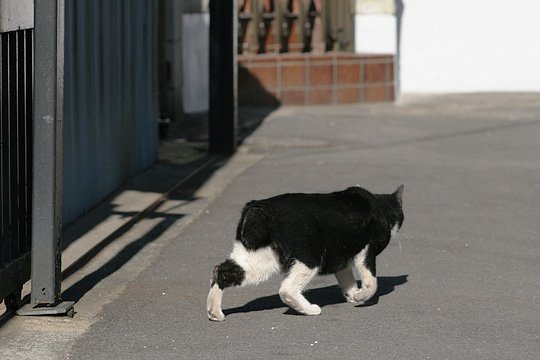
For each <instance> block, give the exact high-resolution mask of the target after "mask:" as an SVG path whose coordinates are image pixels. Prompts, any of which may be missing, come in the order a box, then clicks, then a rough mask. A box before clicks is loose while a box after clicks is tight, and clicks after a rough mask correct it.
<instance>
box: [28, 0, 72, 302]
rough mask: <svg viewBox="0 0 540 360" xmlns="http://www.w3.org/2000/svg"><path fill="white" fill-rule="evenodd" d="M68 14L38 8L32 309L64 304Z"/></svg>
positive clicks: (59, 5) (39, 4)
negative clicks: (62, 221) (65, 38)
mask: <svg viewBox="0 0 540 360" xmlns="http://www.w3.org/2000/svg"><path fill="white" fill-rule="evenodd" d="M63 10H64V6H63V0H59V1H57V0H40V1H36V2H35V8H34V36H35V38H34V59H35V61H34V126H33V132H34V148H33V201H32V218H33V221H32V295H31V301H32V304H54V303H57V302H58V301H59V299H60V280H61V276H60V270H61V266H60V258H61V246H60V245H61V244H60V243H61V231H60V219H61V201H60V195H61V182H60V180H61V178H60V177H61V169H62V166H61V165H62V164H61V160H62V147H61V144H62V137H61V134H62V120H63V119H62V115H63V114H62V107H63V30H64V28H63V24H62V22H63V18H64V16H63V14H64V12H63ZM59 14H60V16H59Z"/></svg>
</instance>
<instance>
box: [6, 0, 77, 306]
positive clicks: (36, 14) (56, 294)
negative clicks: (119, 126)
mask: <svg viewBox="0 0 540 360" xmlns="http://www.w3.org/2000/svg"><path fill="white" fill-rule="evenodd" d="M63 21H64V0H39V1H35V2H34V0H0V33H1V34H0V35H1V63H0V68H1V71H0V73H1V81H0V82H1V110H0V112H1V126H0V128H1V140H2V143H1V147H0V148H1V154H0V155H1V156H0V157H1V161H2V163H1V166H0V168H1V176H0V179H1V183H0V188H1V196H2V207H1V209H0V210H1V225H0V226H1V227H0V230H1V239H0V263H1V264H0V299H4V300H5V304H6V307H7V308H8V310H15V309H17V308H19V306H20V305H21V304H20V301H21V299H20V295H21V293H20V292H21V289H22V285H23V284H24V282H26V281H27V280H28V279H29V278H30V277H31V278H32V294H31V300H30V304H28V305H26V306H24V307H22V308H21V309H19V311H18V312H17V313H18V314H20V315H42V314H60V313H68V314H70V313H71V314H72V313H73V311H72V305H73V303H72V302H67V303H59V301H60V279H61V274H60V258H61V250H60V240H61V239H60V217H61V209H60V194H61V185H62V184H61V158H62V157H61V155H62V151H61V147H62V138H61V134H62V120H63V119H62V117H63V112H62V109H63V69H64V67H63V61H64V49H63V46H64V26H63ZM34 58H36V59H39V61H33V59H34ZM34 134H35V135H36V136H33V135H34ZM30 268H31V271H30Z"/></svg>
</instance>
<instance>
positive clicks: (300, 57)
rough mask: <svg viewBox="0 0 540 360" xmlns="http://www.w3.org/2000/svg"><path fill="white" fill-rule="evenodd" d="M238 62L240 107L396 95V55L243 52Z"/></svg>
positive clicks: (339, 101) (384, 98)
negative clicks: (262, 53) (256, 53)
mask: <svg viewBox="0 0 540 360" xmlns="http://www.w3.org/2000/svg"><path fill="white" fill-rule="evenodd" d="M238 63H239V71H238V95H239V104H240V106H253V105H275V104H276V103H281V104H283V105H312V104H350V103H362V102H379V101H393V100H394V57H393V55H363V54H352V53H340V52H331V53H325V54H312V53H308V54H268V55H240V56H239V57H238Z"/></svg>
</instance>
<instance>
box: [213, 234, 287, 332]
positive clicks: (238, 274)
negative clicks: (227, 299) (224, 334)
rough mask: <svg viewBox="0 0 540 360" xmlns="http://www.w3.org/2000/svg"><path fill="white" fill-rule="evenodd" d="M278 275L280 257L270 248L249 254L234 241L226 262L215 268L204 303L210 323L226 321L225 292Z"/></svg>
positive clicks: (256, 250) (249, 252)
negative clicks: (224, 308) (222, 308)
mask: <svg viewBox="0 0 540 360" xmlns="http://www.w3.org/2000/svg"><path fill="white" fill-rule="evenodd" d="M280 271H281V263H280V262H279V257H278V255H277V254H276V252H275V251H274V250H273V249H272V248H271V247H270V246H266V247H261V248H258V249H251V250H249V249H247V248H246V247H245V246H244V245H242V243H240V242H239V241H235V243H234V246H233V251H232V252H231V255H230V256H229V258H228V259H227V260H226V261H224V262H223V263H221V264H219V265H217V266H216V267H215V268H214V276H213V279H212V285H211V287H210V292H209V293H208V299H207V311H208V318H209V319H210V320H213V321H223V320H225V315H224V314H223V311H222V310H221V300H222V298H223V290H225V288H228V287H231V286H247V285H257V284H259V283H261V282H263V281H265V280H268V279H269V278H270V277H271V276H272V275H274V274H276V273H277V272H280Z"/></svg>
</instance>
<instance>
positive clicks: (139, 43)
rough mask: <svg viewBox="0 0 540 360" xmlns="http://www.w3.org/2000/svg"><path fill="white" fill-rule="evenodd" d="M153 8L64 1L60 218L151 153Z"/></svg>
mask: <svg viewBox="0 0 540 360" xmlns="http://www.w3.org/2000/svg"><path fill="white" fill-rule="evenodd" d="M156 9H157V8H156V0H132V1H117V0H116V1H111V0H95V1H85V0H71V1H67V2H66V46H65V48H66V61H65V63H66V65H65V122H64V163H63V174H64V175H63V215H64V223H69V222H71V221H73V220H75V219H76V218H77V217H78V216H80V215H81V214H83V213H84V212H85V211H87V210H88V209H89V208H90V207H92V206H93V205H95V204H96V203H97V202H99V201H100V200H101V199H103V197H105V196H107V195H108V194H109V193H111V192H112V191H114V190H115V189H116V188H117V187H118V186H119V185H121V184H122V183H124V182H125V181H126V180H127V179H129V178H130V177H131V176H133V175H134V174H135V173H137V172H139V171H141V170H143V169H144V168H146V167H148V166H149V165H150V164H152V163H153V162H154V161H155V160H156V159H157V155H158V128H157V119H158V104H157V93H156V92H157V83H156V81H157V74H156V39H157V36H156V29H157V26H156V14H157V10H156Z"/></svg>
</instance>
